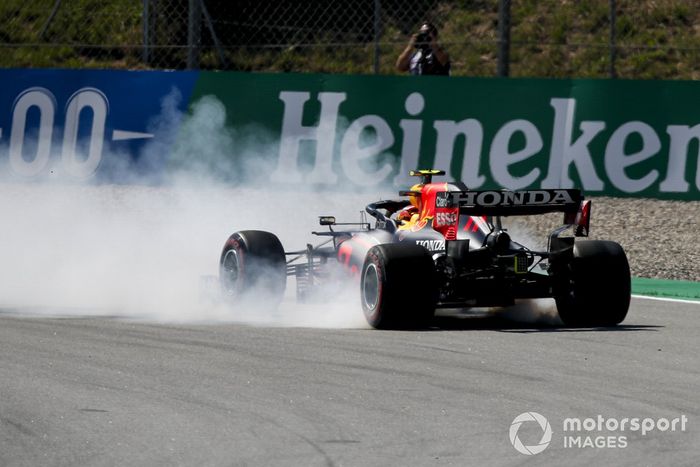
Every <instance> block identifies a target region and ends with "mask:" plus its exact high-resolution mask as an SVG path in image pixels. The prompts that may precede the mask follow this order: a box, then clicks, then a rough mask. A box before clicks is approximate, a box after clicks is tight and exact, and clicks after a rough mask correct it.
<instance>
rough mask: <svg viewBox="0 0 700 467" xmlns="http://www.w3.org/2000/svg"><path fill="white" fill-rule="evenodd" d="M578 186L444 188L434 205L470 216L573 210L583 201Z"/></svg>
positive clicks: (565, 211)
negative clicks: (539, 188) (453, 209)
mask: <svg viewBox="0 0 700 467" xmlns="http://www.w3.org/2000/svg"><path fill="white" fill-rule="evenodd" d="M583 199H584V198H583V195H582V194H581V190H575V189H554V190H524V191H508V190H487V191H443V192H439V193H437V194H436V197H435V207H436V208H457V207H458V208H459V212H460V213H461V214H469V215H473V216H524V215H533V214H545V213H548V212H563V213H567V214H576V213H577V212H578V210H579V206H580V205H581V201H583Z"/></svg>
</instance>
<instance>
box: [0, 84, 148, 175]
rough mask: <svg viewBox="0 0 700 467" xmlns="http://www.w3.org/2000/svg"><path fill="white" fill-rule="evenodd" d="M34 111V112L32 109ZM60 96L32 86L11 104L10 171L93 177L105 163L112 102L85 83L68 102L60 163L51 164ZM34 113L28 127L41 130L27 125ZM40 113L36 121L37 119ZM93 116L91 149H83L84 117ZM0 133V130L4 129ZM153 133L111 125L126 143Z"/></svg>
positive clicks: (87, 140) (114, 135) (118, 138)
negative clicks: (108, 117)
mask: <svg viewBox="0 0 700 467" xmlns="http://www.w3.org/2000/svg"><path fill="white" fill-rule="evenodd" d="M34 109H36V110H34ZM56 110H57V105H56V98H55V96H54V95H53V93H51V91H49V90H48V89H45V88H40V87H33V88H29V89H26V90H25V91H23V92H22V93H20V94H19V96H17V99H16V100H15V102H14V105H13V107H12V129H11V130H10V143H9V166H10V170H11V171H12V172H13V173H15V174H16V175H19V176H21V177H27V178H32V177H40V176H45V175H46V174H47V173H48V172H49V170H50V171H51V172H50V173H51V174H55V173H60V170H58V169H63V170H65V173H66V174H67V175H69V176H71V177H73V178H81V179H85V178H88V177H91V176H92V175H94V173H95V172H96V171H97V168H98V167H99V165H100V163H101V162H102V152H103V148H104V144H105V129H106V128H107V126H108V125H107V116H108V114H109V100H108V99H107V96H105V95H104V93H103V92H102V91H100V90H99V89H96V88H91V87H85V88H81V89H79V90H77V91H76V92H75V93H74V94H73V95H72V96H71V97H70V98H69V99H68V102H67V103H66V111H65V120H64V122H65V123H64V128H63V141H62V143H60V144H61V148H62V149H61V164H60V165H58V164H55V162H56V161H53V162H52V160H51V159H52V143H53V142H54V141H53V140H54V139H57V138H54V135H53V133H54V124H55V120H56ZM30 112H31V113H32V117H31V118H30V125H36V126H37V128H33V127H32V128H27V117H28V115H29V114H30ZM36 117H38V119H37V118H36ZM88 118H89V119H90V125H89V131H84V132H83V133H85V138H84V142H85V143H86V145H87V153H85V154H83V151H82V150H81V149H82V148H83V147H85V145H84V144H82V143H83V141H78V136H79V135H80V134H81V131H80V124H81V119H82V120H83V121H86V120H87V119H88ZM0 135H2V130H1V129H0ZM155 136H156V135H155V134H153V133H143V132H135V131H129V130H120V129H116V128H114V129H112V137H111V139H112V141H128V140H133V139H150V138H154V137H155ZM28 139H29V140H31V141H33V142H34V144H33V145H32V148H33V149H34V151H33V154H28V153H27V152H31V150H29V149H27V147H26V145H25V143H26V141H27V140H28Z"/></svg>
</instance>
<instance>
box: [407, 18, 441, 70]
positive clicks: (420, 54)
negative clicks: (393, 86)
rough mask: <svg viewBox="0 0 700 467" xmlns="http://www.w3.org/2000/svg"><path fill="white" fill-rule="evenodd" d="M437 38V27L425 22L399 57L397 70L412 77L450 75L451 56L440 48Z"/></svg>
mask: <svg viewBox="0 0 700 467" xmlns="http://www.w3.org/2000/svg"><path fill="white" fill-rule="evenodd" d="M437 37H438V31H437V28H436V27H435V25H433V24H432V23H429V22H427V21H426V22H424V23H423V24H422V25H421V27H420V29H419V30H418V33H416V34H413V35H412V36H411V40H410V41H408V45H407V46H406V48H405V49H404V51H403V52H401V55H399V58H398V59H397V60H396V68H397V69H398V70H399V71H410V72H411V74H412V75H449V74H450V56H449V55H447V52H445V51H444V50H443V49H442V47H440V45H439V44H438V41H437Z"/></svg>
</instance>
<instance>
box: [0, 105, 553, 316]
mask: <svg viewBox="0 0 700 467" xmlns="http://www.w3.org/2000/svg"><path fill="white" fill-rule="evenodd" d="M179 99H180V96H179V94H178V93H177V92H173V93H171V94H170V95H169V96H168V97H167V98H166V99H164V101H163V109H162V112H161V115H160V116H159V117H158V118H157V119H154V120H153V121H152V122H151V123H150V125H149V131H151V132H154V133H157V134H158V135H159V138H157V139H156V140H154V141H153V142H152V143H150V144H148V145H147V146H146V147H145V149H144V151H143V153H142V154H140V155H139V156H140V157H139V159H138V161H139V162H137V165H136V166H134V165H133V161H132V158H131V157H129V155H128V154H108V155H107V156H108V157H105V158H104V159H103V160H104V161H105V164H108V165H107V166H106V167H102V168H101V169H108V170H109V171H110V172H111V173H112V175H113V179H114V180H126V181H133V182H138V183H137V184H134V185H124V184H95V183H91V182H90V181H86V182H82V183H77V182H75V181H71V180H68V179H66V178H65V177H63V176H62V174H61V173H60V171H57V172H56V173H55V174H52V175H51V176H49V177H48V178H47V179H45V180H43V181H41V182H33V183H2V184H0V213H1V214H2V218H3V219H4V220H5V223H4V227H3V235H2V238H3V241H2V242H0V308H4V309H15V310H17V311H18V312H21V313H28V312H31V313H39V314H70V315H108V316H120V317H127V318H131V319H149V320H156V321H164V322H221V321H231V322H242V323H250V324H260V325H267V326H270V325H277V326H310V327H342V328H358V327H361V328H364V327H367V324H366V322H365V320H364V317H363V315H362V311H361V307H360V303H359V284H358V283H357V281H356V279H351V278H350V277H348V276H345V275H342V274H341V275H336V276H335V279H334V280H333V281H332V282H331V283H330V284H329V287H327V288H326V289H325V290H324V291H322V292H321V293H322V294H321V296H319V297H317V300H315V301H312V302H311V303H305V304H297V303H296V302H295V297H294V289H295V280H294V279H293V278H289V280H288V286H287V294H286V297H285V300H284V301H283V303H282V304H281V306H280V307H279V309H277V310H274V311H272V310H266V309H265V308H264V307H261V306H258V304H257V303H256V302H255V300H252V301H250V300H248V301H242V302H241V303H239V304H236V305H234V306H231V305H224V304H222V303H220V302H219V301H217V300H210V298H211V297H207V296H203V287H202V284H203V281H202V277H203V276H209V277H215V276H217V275H218V260H219V254H220V252H221V249H222V247H223V244H224V242H225V240H226V239H227V238H228V236H229V235H230V234H231V233H233V232H235V231H238V230H249V229H257V230H267V231H270V232H273V233H275V234H276V235H278V236H279V238H280V240H281V241H282V244H283V245H284V247H285V249H286V250H298V249H303V248H304V247H305V245H306V244H307V243H314V244H316V243H320V242H321V241H322V239H321V240H320V239H318V238H315V237H313V236H312V235H311V234H310V232H311V230H318V229H320V227H319V226H318V216H319V215H335V216H336V217H337V218H338V220H339V221H359V220H360V212H361V211H363V210H364V206H365V205H366V204H367V203H368V202H371V201H374V200H376V199H381V198H392V197H394V196H395V194H396V193H395V188H394V187H391V186H379V187H375V188H369V190H370V192H365V193H357V192H355V191H352V190H350V189H349V187H348V186H344V187H341V190H340V191H334V192H320V191H314V190H313V189H310V188H308V187H305V188H304V189H300V188H299V187H284V186H282V187H279V186H278V187H274V186H270V185H269V183H268V182H267V180H268V179H267V178H266V177H267V176H268V175H269V173H270V171H271V170H272V168H273V167H274V163H275V161H276V156H277V154H278V149H279V148H278V146H277V143H276V141H275V139H274V138H273V136H272V135H271V134H270V133H269V132H268V131H267V130H265V129H263V128H260V127H256V126H250V125H249V126H246V127H244V128H239V129H235V130H234V129H232V128H231V127H230V126H228V125H227V114H226V109H225V107H224V106H223V104H222V103H221V102H219V101H218V100H217V99H215V98H213V97H205V98H202V99H201V100H199V101H198V102H196V103H195V104H194V105H193V108H192V112H191V114H190V115H183V114H181V113H180V112H178V110H177V108H178V104H179ZM339 125H340V126H344V125H347V122H340V124H339ZM162 141H166V142H167V144H166V143H163V142H162ZM105 150H106V148H105ZM166 159H167V160H168V161H169V162H168V164H169V166H168V171H167V174H168V175H167V177H165V178H164V179H163V178H161V177H157V178H156V179H148V178H144V177H143V176H142V175H135V173H137V172H139V170H143V169H147V168H148V167H149V164H153V165H157V164H159V163H162V161H164V160H166ZM134 169H138V170H136V171H135V170H134ZM372 169H373V168H372V167H369V170H372ZM392 178H393V177H388V180H391V179H392ZM244 179H246V180H248V181H250V180H251V179H252V181H253V182H255V183H253V184H252V185H246V186H247V187H242V186H241V185H240V184H239V183H240V182H242V181H243V180H244ZM163 182H165V183H163ZM256 186H257V188H256ZM511 234H513V231H512V230H511ZM513 237H514V239H515V240H519V237H518V236H517V235H513ZM528 246H531V245H528ZM210 285H211V284H210ZM212 288H213V289H216V286H214V287H211V286H210V287H208V290H209V291H211V289H212ZM205 289H207V288H205ZM263 294H264V291H263ZM259 295H261V294H259ZM508 313H510V315H511V316H512V317H513V319H516V320H525V321H534V322H542V320H543V319H544V320H547V319H549V318H548V317H550V318H551V316H552V307H551V306H549V305H548V306H542V305H541V304H539V302H532V304H531V305H530V306H529V307H528V306H524V307H523V306H522V305H521V306H519V307H516V308H513V309H512V310H510V311H509V312H508ZM554 313H556V310H555V311H554Z"/></svg>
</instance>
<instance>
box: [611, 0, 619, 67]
mask: <svg viewBox="0 0 700 467" xmlns="http://www.w3.org/2000/svg"><path fill="white" fill-rule="evenodd" d="M616 23H617V5H616V2H615V0H610V78H612V79H615V78H617V71H616V70H615V60H617V44H616V37H615V36H616V29H617V25H616Z"/></svg>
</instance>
